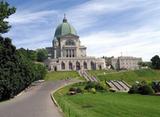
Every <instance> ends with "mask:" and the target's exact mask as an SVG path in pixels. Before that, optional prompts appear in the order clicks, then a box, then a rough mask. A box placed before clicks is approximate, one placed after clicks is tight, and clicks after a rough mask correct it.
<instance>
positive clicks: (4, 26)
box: [0, 1, 16, 34]
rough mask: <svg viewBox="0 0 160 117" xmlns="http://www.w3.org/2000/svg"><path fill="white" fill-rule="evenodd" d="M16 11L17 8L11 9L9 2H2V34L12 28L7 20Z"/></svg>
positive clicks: (0, 31) (0, 16) (0, 4)
mask: <svg viewBox="0 0 160 117" xmlns="http://www.w3.org/2000/svg"><path fill="white" fill-rule="evenodd" d="M15 11H16V8H15V7H10V5H9V4H8V3H7V2H4V1H1V2H0V34H3V33H6V32H8V30H9V29H10V28H11V26H10V25H9V23H8V21H6V19H7V18H8V17H9V16H10V15H12V14H14V13H15Z"/></svg>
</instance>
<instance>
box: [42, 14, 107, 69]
mask: <svg viewBox="0 0 160 117" xmlns="http://www.w3.org/2000/svg"><path fill="white" fill-rule="evenodd" d="M52 45H53V47H47V48H46V49H47V51H48V59H47V60H46V61H45V64H46V66H47V67H48V69H49V70H50V71H71V70H98V69H99V70H100V69H105V68H106V65H105V60H104V59H102V58H95V57H88V56H87V53H86V49H87V48H86V47H85V46H83V45H81V42H80V39H79V36H78V35H77V32H76V30H75V28H74V27H73V26H72V25H71V24H69V23H68V21H67V19H66V17H65V16H64V19H63V21H62V23H61V24H59V25H58V26H57V28H56V30H55V34H54V38H53V41H52Z"/></svg>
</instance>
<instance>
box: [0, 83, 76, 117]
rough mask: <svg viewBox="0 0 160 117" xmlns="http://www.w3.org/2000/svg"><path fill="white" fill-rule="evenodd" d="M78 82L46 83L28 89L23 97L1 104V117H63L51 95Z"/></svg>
mask: <svg viewBox="0 0 160 117" xmlns="http://www.w3.org/2000/svg"><path fill="white" fill-rule="evenodd" d="M72 82H77V81H71V80H61V81H56V82H44V83H40V84H38V85H36V86H32V87H31V88H29V89H27V90H26V91H25V92H23V93H22V94H21V95H19V96H17V97H15V98H14V99H11V100H9V101H5V102H1V103H0V117H62V114H61V113H60V112H59V110H58V108H57V107H56V106H55V105H54V103H53V102H52V100H51V97H50V93H51V91H53V90H56V89H57V88H59V87H61V86H63V85H65V84H68V83H72Z"/></svg>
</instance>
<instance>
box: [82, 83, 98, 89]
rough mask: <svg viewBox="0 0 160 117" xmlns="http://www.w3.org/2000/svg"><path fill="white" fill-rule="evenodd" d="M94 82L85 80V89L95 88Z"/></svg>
mask: <svg viewBox="0 0 160 117" xmlns="http://www.w3.org/2000/svg"><path fill="white" fill-rule="evenodd" d="M95 85H96V84H95V82H90V81H89V82H87V84H86V86H85V88H84V89H85V90H90V89H91V88H95Z"/></svg>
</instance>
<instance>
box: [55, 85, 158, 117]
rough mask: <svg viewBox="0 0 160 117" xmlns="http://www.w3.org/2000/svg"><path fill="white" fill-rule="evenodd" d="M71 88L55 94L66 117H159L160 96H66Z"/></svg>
mask: <svg viewBox="0 0 160 117" xmlns="http://www.w3.org/2000/svg"><path fill="white" fill-rule="evenodd" d="M68 88H69V87H65V88H63V89H60V90H59V91H57V92H56V93H55V94H54V97H55V99H56V100H57V101H58V103H59V105H60V106H61V108H62V110H63V112H64V115H65V117H119V116H120V117H159V115H160V100H159V97H158V96H143V95H131V94H127V93H96V94H92V93H84V94H77V95H74V96H69V95H66V92H67V90H68Z"/></svg>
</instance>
